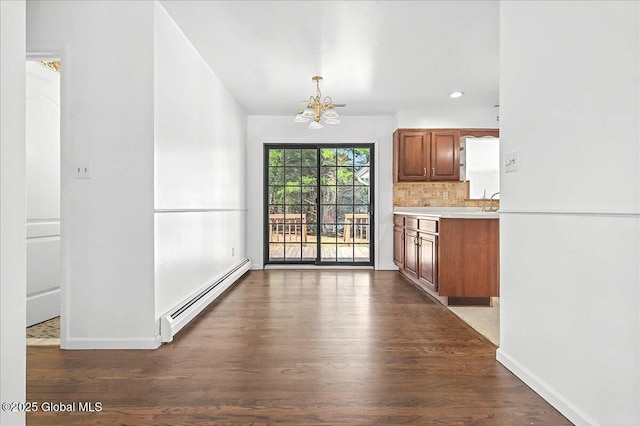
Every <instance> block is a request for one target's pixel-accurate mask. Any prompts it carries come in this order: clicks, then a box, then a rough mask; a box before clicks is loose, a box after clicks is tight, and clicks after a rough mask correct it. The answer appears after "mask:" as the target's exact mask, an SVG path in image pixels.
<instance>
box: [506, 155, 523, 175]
mask: <svg viewBox="0 0 640 426" xmlns="http://www.w3.org/2000/svg"><path fill="white" fill-rule="evenodd" d="M518 170H520V153H519V152H518V151H514V152H510V153H508V154H505V156H504V172H505V173H510V172H517V171H518Z"/></svg>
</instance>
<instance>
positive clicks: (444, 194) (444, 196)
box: [442, 191, 449, 200]
mask: <svg viewBox="0 0 640 426" xmlns="http://www.w3.org/2000/svg"><path fill="white" fill-rule="evenodd" d="M442 199H444V200H448V199H449V193H448V192H447V191H445V192H443V193H442Z"/></svg>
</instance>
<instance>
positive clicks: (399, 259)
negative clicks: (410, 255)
mask: <svg viewBox="0 0 640 426" xmlns="http://www.w3.org/2000/svg"><path fill="white" fill-rule="evenodd" d="M393 263H395V264H396V266H397V267H398V268H404V227H403V226H394V227H393Z"/></svg>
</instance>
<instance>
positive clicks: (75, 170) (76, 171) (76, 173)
mask: <svg viewBox="0 0 640 426" xmlns="http://www.w3.org/2000/svg"><path fill="white" fill-rule="evenodd" d="M71 175H72V176H73V178H74V179H91V164H89V163H75V164H74V165H73V167H72V168H71Z"/></svg>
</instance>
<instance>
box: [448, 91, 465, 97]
mask: <svg viewBox="0 0 640 426" xmlns="http://www.w3.org/2000/svg"><path fill="white" fill-rule="evenodd" d="M462 95H464V92H453V93H449V97H450V98H459V97H461V96H462Z"/></svg>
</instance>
